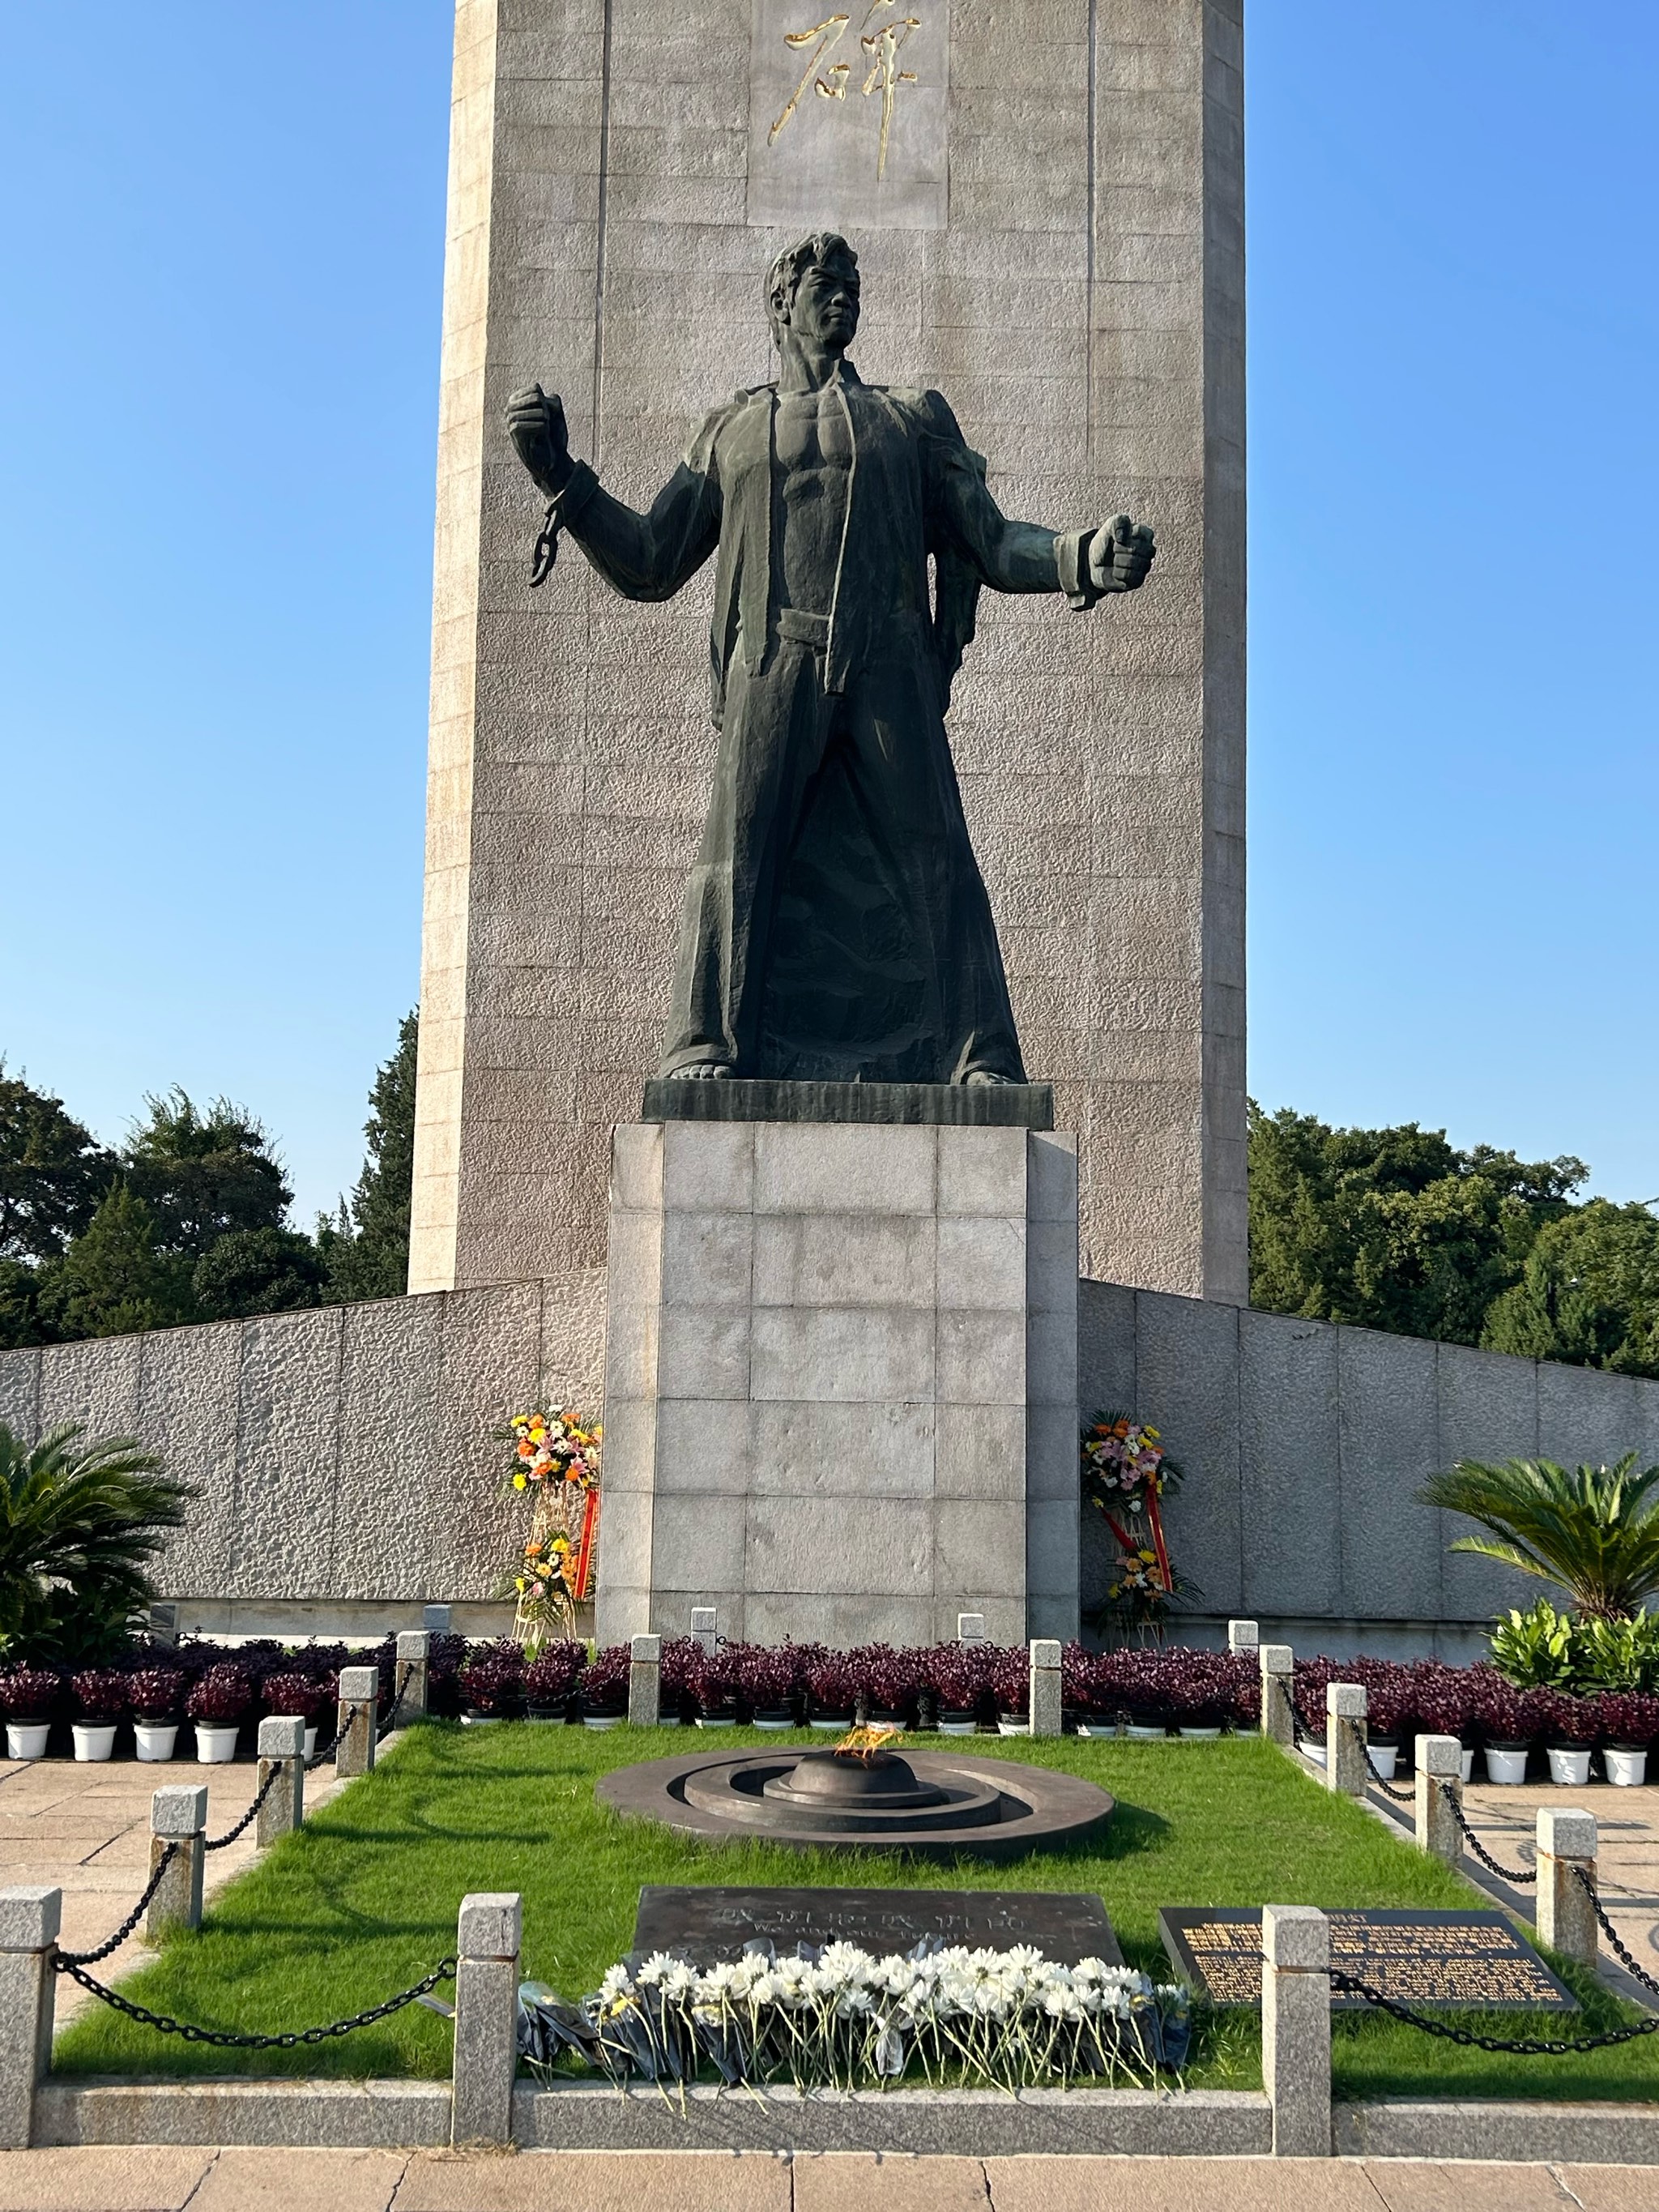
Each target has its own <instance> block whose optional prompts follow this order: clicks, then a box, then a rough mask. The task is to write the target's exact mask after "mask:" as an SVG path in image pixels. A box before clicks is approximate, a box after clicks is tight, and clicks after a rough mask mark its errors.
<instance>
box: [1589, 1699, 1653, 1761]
mask: <svg viewBox="0 0 1659 2212" xmlns="http://www.w3.org/2000/svg"><path fill="white" fill-rule="evenodd" d="M1596 1704H1597V1705H1598V1707H1599V1708H1600V1717H1601V1735H1602V1737H1603V1739H1604V1740H1605V1741H1607V1742H1608V1743H1610V1744H1612V1745H1613V1747H1614V1749H1615V1750H1620V1751H1622V1750H1626V1749H1629V1750H1631V1751H1645V1750H1646V1749H1647V1747H1648V1746H1649V1745H1650V1743H1651V1742H1652V1741H1653V1740H1654V1738H1655V1736H1659V1698H1656V1697H1652V1696H1650V1694H1649V1693H1648V1692H1647V1691H1645V1690H1604V1691H1603V1692H1602V1693H1601V1697H1600V1698H1598V1699H1596Z"/></svg>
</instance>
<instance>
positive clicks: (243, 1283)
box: [191, 1229, 328, 1321]
mask: <svg viewBox="0 0 1659 2212" xmlns="http://www.w3.org/2000/svg"><path fill="white" fill-rule="evenodd" d="M327 1279H328V1270H327V1267H326V1266H325V1263H324V1260H323V1255H322V1254H321V1253H320V1252H319V1249H318V1248H317V1246H316V1245H315V1244H313V1243H312V1241H311V1239H310V1237H303V1236H301V1235H299V1234H298V1233H297V1232H296V1231H294V1230H292V1229H234V1230H232V1231H231V1233H230V1235H229V1236H228V1237H220V1238H219V1240H218V1242H217V1243H216V1244H214V1245H212V1246H211V1247H210V1249H208V1250H207V1251H205V1252H204V1254H203V1255H202V1256H201V1258H200V1259H199V1260H198V1261H197V1262H196V1266H195V1268H194V1270H193V1271H192V1273H191V1291H192V1292H193V1294H194V1297H195V1302H196V1310H197V1313H198V1314H199V1315H200V1316H201V1318H202V1319H203V1320H204V1321H234V1320H238V1319H240V1318H242V1317H244V1316H247V1315H250V1314H270V1313H289V1312H291V1311H293V1310H295V1308H296V1307H300V1306H314V1305H320V1304H321V1303H322V1298H323V1287H324V1285H325V1283H326V1281H327Z"/></svg>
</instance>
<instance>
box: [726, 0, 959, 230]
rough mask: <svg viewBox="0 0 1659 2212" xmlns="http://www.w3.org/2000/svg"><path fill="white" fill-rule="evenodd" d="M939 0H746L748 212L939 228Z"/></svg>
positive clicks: (754, 219) (801, 226)
mask: <svg viewBox="0 0 1659 2212" xmlns="http://www.w3.org/2000/svg"><path fill="white" fill-rule="evenodd" d="M950 60H951V9H950V0H840V4H831V0H754V16H753V29H752V33H751V42H750V50H749V192H748V216H749V221H750V223H752V224H756V225H758V226H768V225H781V226H783V227H784V228H787V229H788V230H791V231H807V230H817V229H822V228H831V229H841V230H849V231H850V230H854V229H858V230H884V229H891V230H943V229H944V228H945V219H946V216H947V213H948V199H949V177H948V171H947V166H946V131H947V121H946V118H947V109H948V106H949V93H950Z"/></svg>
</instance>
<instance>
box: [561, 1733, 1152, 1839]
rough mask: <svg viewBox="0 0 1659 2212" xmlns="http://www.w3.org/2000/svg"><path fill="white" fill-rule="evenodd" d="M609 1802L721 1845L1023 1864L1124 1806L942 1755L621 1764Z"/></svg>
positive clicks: (1085, 1788) (1035, 1770)
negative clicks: (761, 1843)
mask: <svg viewBox="0 0 1659 2212" xmlns="http://www.w3.org/2000/svg"><path fill="white" fill-rule="evenodd" d="M599 1797H600V1799H601V1801H602V1802H604V1803H605V1804H608V1805H611V1806H612V1807H614V1808H615V1809H616V1810H617V1812H618V1813H621V1814H623V1815H625V1816H627V1817H630V1818H633V1819H639V1820H660V1821H662V1822H663V1823H665V1826H669V1827H671V1828H679V1829H682V1830H684V1831H685V1832H688V1833H690V1834H692V1835H696V1836H702V1837H705V1838H710V1839H716V1838H726V1839H727V1840H729V1841H732V1842H736V1841H738V1840H739V1839H741V1838H744V1837H761V1838H766V1839H768V1840H769V1841H771V1842H774V1843H780V1844H793V1845H795V1846H797V1847H799V1848H803V1849H804V1848H807V1847H811V1846H815V1845H823V1846H827V1847H832V1848H833V1847H843V1848H849V1849H860V1850H895V1851H904V1852H907V1853H908V1854H910V1855H911V1856H913V1857H933V1858H952V1857H957V1856H959V1855H964V1854H965V1855H968V1856H971V1857H975V1858H1016V1857H1020V1856H1022V1855H1023V1854H1024V1853H1025V1852H1027V1851H1031V1850H1044V1849H1052V1848H1053V1847H1054V1845H1056V1844H1060V1843H1069V1842H1073V1841H1076V1840H1079V1839H1080V1838H1085V1837H1088V1836H1092V1835H1097V1834H1098V1833H1100V1832H1102V1831H1103V1829H1104V1828H1105V1826H1106V1824H1107V1822H1108V1821H1109V1820H1110V1819H1111V1817H1112V1812H1113V1802H1112V1799H1111V1798H1110V1797H1109V1796H1108V1794H1107V1792H1106V1791H1105V1790H1101V1789H1098V1788H1097V1787H1096V1785H1095V1784H1093V1783H1092V1782H1084V1781H1080V1780H1079V1778H1078V1777H1077V1776H1075V1775H1073V1774H1058V1773H1055V1772H1054V1771H1051V1770H1050V1769H1049V1768H1048V1767H1044V1766H1024V1765H1016V1764H1015V1763H1014V1762H1013V1761H1012V1760H1009V1759H974V1758H973V1757H972V1756H971V1755H957V1754H949V1753H940V1752H907V1753H904V1754H903V1755H902V1756H901V1755H900V1754H899V1753H896V1752H877V1753H873V1754H870V1755H867V1756H866V1757H864V1758H860V1757H858V1756H856V1755H855V1754H852V1753H843V1752H830V1751H786V1750H779V1751H775V1752H771V1753H763V1754H760V1755H758V1756H757V1755H756V1754H754V1753H747V1752H736V1753H733V1752H729V1751H727V1752H715V1753H708V1752H705V1753H701V1754H697V1753H693V1754H692V1755H691V1756H690V1757H689V1758H679V1759H647V1760H645V1761H643V1762H642V1763H641V1765H637V1766H623V1767H618V1768H617V1770H616V1771H615V1772H614V1773H611V1774H607V1775H605V1777H604V1778H603V1779H602V1780H601V1781H600V1783H599Z"/></svg>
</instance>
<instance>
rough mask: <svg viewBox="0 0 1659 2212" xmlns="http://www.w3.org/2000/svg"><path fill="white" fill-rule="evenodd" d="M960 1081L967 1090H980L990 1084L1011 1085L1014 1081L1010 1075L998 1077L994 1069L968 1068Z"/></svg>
mask: <svg viewBox="0 0 1659 2212" xmlns="http://www.w3.org/2000/svg"><path fill="white" fill-rule="evenodd" d="M1012 1081H1013V1077H1012V1075H999V1074H998V1073H997V1072H996V1070H995V1068H994V1067H970V1068H969V1071H968V1073H967V1074H966V1075H964V1076H963V1084H964V1085H966V1087H967V1088H968V1089H969V1090H975V1089H981V1090H982V1089H983V1088H984V1087H985V1086H986V1085H988V1084H992V1083H1008V1084H1012Z"/></svg>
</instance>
